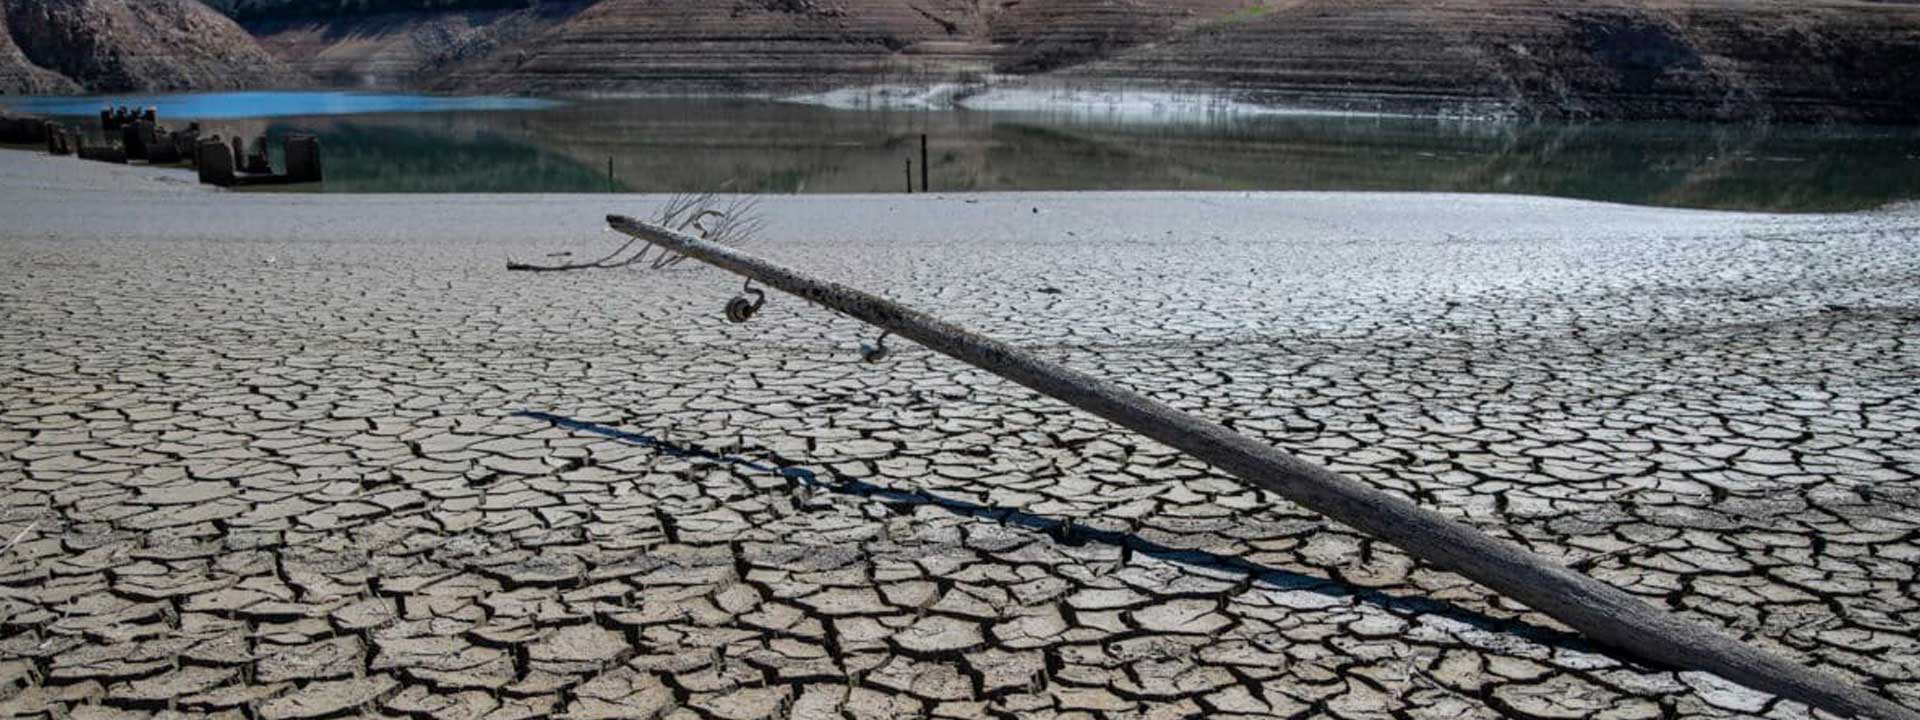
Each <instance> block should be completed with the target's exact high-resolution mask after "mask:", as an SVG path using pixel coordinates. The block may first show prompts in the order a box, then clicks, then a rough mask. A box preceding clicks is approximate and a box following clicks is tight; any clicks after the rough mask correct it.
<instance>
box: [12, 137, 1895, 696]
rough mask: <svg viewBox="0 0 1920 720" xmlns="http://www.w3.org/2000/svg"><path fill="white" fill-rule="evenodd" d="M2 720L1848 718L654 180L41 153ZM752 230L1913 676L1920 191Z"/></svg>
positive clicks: (1230, 208)
mask: <svg viewBox="0 0 1920 720" xmlns="http://www.w3.org/2000/svg"><path fill="white" fill-rule="evenodd" d="M0 186H4V187H5V188H6V191H5V193H4V194H3V197H0V214H4V222H0V315H3V316H4V322H0V357H3V358H4V363H0V381H3V382H0V388H3V389H0V505H4V510H3V511H0V542H5V543H7V544H6V546H5V551H4V556H0V712H4V713H7V714H18V715H41V716H55V717H84V718H117V717H136V716H165V717H198V716H216V717H229V718H238V717H248V718H260V719H262V720H290V719H293V718H318V717H326V716H335V715H355V716H385V717H403V716H405V717H419V718H427V717H432V718H491V719H495V720H506V719H508V718H534V717H560V718H579V719H586V718H644V717H667V718H762V717H791V718H830V717H848V718H894V717H914V716H919V717H962V718H971V717H1032V718H1048V717H1058V718H1096V717H1097V718H1164V717H1183V716H1203V715H1204V716H1207V717H1216V718H1226V717H1236V716H1244V717H1256V716H1257V717H1275V716H1279V717H1319V716H1329V717H1341V718H1373V717H1400V718H1446V719H1449V720H1451V719H1454V718H1479V717H1500V716H1507V717H1523V718H1566V717H1582V718H1730V717H1752V716H1765V717H1771V718H1800V717H1808V716H1810V713H1809V712H1808V711H1807V710H1806V708H1804V707H1802V706H1798V705H1795V704H1792V703H1787V702H1781V701H1777V700H1775V699H1773V698H1770V697H1768V696H1764V695H1760V694H1756V693H1753V692H1751V691H1747V690H1745V689H1742V688H1739V687H1737V686H1734V685H1731V684H1729V683H1726V682H1724V681H1721V680H1719V679H1717V678H1714V677H1712V676H1707V675H1703V674H1699V673H1676V672H1674V671H1671V670H1668V669H1660V668H1652V667H1647V666H1644V665H1642V664H1638V663H1635V662H1632V661H1631V660H1629V659H1626V658H1622V657H1619V656H1617V655H1616V654H1612V653H1609V652H1607V651H1605V650H1603V649H1600V648H1596V647H1594V646H1592V645H1589V644H1587V643H1585V642H1583V641H1582V640H1581V639H1579V638H1578V637H1575V636H1572V635H1570V634H1569V633H1567V632H1566V631H1565V630H1564V628H1561V627H1559V626H1558V625H1556V624H1555V623H1553V622H1552V621H1551V620H1548V619H1546V618H1544V617H1542V616H1540V615H1538V614H1533V613H1529V612H1527V611H1526V610H1525V609H1523V608H1521V607H1519V606H1517V605H1516V604H1514V603H1512V602H1510V601H1504V600H1502V599H1500V598H1498V597H1496V596H1493V595H1492V594H1490V593H1489V592H1487V591H1485V590H1483V589H1481V588H1479V587H1477V586H1474V585H1471V584H1469V583H1467V582H1465V581H1463V580H1461V579H1460V578H1459V577H1456V576H1454V575H1451V574H1448V573H1444V572H1439V571H1435V570H1432V569H1429V568H1427V567H1424V566H1422V565H1421V564H1420V563H1417V562H1413V561H1411V560H1410V559H1409V556H1408V554H1407V553H1406V552H1403V551H1401V550H1398V549H1395V548H1392V547H1389V546H1385V545H1383V544H1381V543H1376V542H1370V541H1369V540H1367V539H1366V538H1364V537H1361V536H1359V535H1357V534H1355V533H1354V532H1351V531H1349V530H1347V529H1345V528H1343V527H1340V526H1338V525H1333V524H1329V523H1328V522H1326V521H1324V520H1323V519H1321V518H1319V517H1317V516H1315V515H1314V514H1313V513H1310V512H1306V511H1303V510H1301V509H1299V508H1297V507H1295V506H1293V505H1291V504H1289V503H1287V502H1285V501H1283V500H1281V499H1279V498H1276V497H1273V496H1269V495H1266V494H1263V493H1260V492H1255V491H1251V490H1248V489H1246V488H1245V487H1243V486H1241V485H1240V484H1239V483H1237V482H1235V481H1233V480H1231V479H1229V478H1227V477H1224V476H1222V475H1221V474H1219V473H1216V472H1213V471H1210V470H1209V469H1208V468H1207V467H1205V466H1203V465H1201V464H1199V463H1197V462H1195V461H1192V460H1189V459H1186V458H1183V457H1181V456H1179V455H1178V454H1175V453H1173V452H1171V451H1169V450H1168V449H1166V448H1164V447H1161V446H1158V445H1156V444H1154V443H1151V442H1148V441H1145V440H1143V439H1141V438H1140V437H1138V436H1135V435H1133V434H1131V433H1129V432H1125V431H1122V430H1119V429H1117V428H1115V427H1114V426H1111V425H1109V424H1107V423H1105V422H1102V421H1099V420H1095V419H1093V418H1091V417H1089V416H1086V415H1083V414H1080V413H1078V412H1075V411H1070V410H1067V409H1065V408H1064V407H1063V406H1061V405H1059V404H1057V403H1055V402H1052V401H1049V400H1046V399H1044V398H1041V397H1038V396H1035V395H1034V394H1032V393H1029V392H1026V391H1023V390H1021V389H1019V388H1017V387H1014V386H1012V385H1010V384H1009V383H1007V382H1004V381H1001V380H999V379H997V378H995V377H993V376H991V375H988V374H986V373H983V372H980V371H977V370H973V369H970V368H967V367H965V366H962V365H960V364H958V363H956V362H953V361H950V360H947V359H944V358H941V357H937V356H933V355H931V354H929V353H928V352H926V351H924V350H921V349H919V348H914V347H911V346H906V345H904V344H902V343H898V342H896V343H895V347H896V350H897V352H896V353H895V356H894V358H893V359H891V360H889V361H888V362H885V363H883V364H879V365H871V366H870V365H865V364H862V363H860V362H859V361H858V354H857V350H856V348H857V347H858V345H859V343H860V342H861V341H862V340H863V339H867V337H868V336H867V333H866V332H865V330H864V329H863V328H862V327H861V326H859V325H858V324H857V323H854V322H852V321H849V320H845V319H841V318H837V317H834V316H832V315H830V314H829V313H827V312H825V311H822V310H818V309H814V308H809V307H803V306H802V305H801V303H799V302H798V301H796V300H793V299H791V298H786V297H775V298H773V299H772V301H771V303H770V305H769V306H768V308H767V310H766V311H765V312H764V313H762V315H761V317H759V318H756V319H755V321H754V322H753V323H752V324H751V325H747V326H730V325H727V324H725V323H724V322H722V321H721V319H720V307H721V305H722V303H723V302H724V301H725V300H726V299H727V298H728V297H729V296H730V295H731V293H732V292H733V291H734V290H735V289H736V288H737V287H738V285H739V283H738V281H737V280H733V279H729V276H725V275H724V274H722V273H720V272H718V271H714V270H710V269H705V268H698V267H695V266H693V265H692V264H688V265H685V266H682V268H681V269H679V270H676V271H673V272H668V273H664V274H660V273H632V272H607V273H597V274H584V275H565V276H561V275H523V274H508V273H506V272H504V271H503V266H504V260H505V258H506V257H507V256H508V255H514V256H516V257H519V258H521V259H531V258H536V257H538V256H540V255H542V254H544V253H547V252H553V251H558V250H573V251H576V252H578V253H584V252H586V251H587V250H588V249H590V248H595V247H601V246H603V245H604V244H605V243H607V242H609V241H610V239H609V237H608V236H606V235H603V234H601V233H600V232H599V230H600V217H601V216H602V215H603V214H604V213H605V212H608V211H623V212H632V213H644V212H646V211H647V210H649V209H650V208H651V207H652V206H653V205H654V204H655V203H656V202H657V199H652V198H626V197H605V196H603V197H591V196H573V197H538V196H521V197H472V196H466V197H436V196H416V197H395V196H386V197H361V198H355V197H338V196H335V197H315V196H286V195H232V194H220V193H210V192H201V191H198V190H197V189H195V188H193V187H191V186H190V185H187V184H184V183H182V182H180V181H179V180H178V178H177V177H176V176H172V175H165V174H159V173H148V172H145V171H140V170H128V169H109V168H105V167H101V166H82V165H80V164H78V163H73V162H72V161H70V160H69V161H66V162H65V163H57V164H56V163H53V162H52V161H46V162H43V161H42V159H39V158H37V157H36V156H31V155H28V154H26V153H19V152H0ZM764 209H765V214H766V217H767V219H768V221H769V226H768V229H767V231H766V232H765V233H764V235H763V237H761V238H760V239H758V240H757V241H755V242H753V243H752V249H753V250H755V251H756V252H758V253H761V254H763V255H766V256H769V257H774V258H779V259H782V260H785V261H789V262H791V263H794V264H796V265H799V266H802V267H805V268H808V269H812V270H816V271H819V272H822V273H825V274H829V275H832V276H834V277H839V278H844V279H848V280H851V281H854V282H855V283H857V284H859V285H862V286H864V287H867V288H869V289H872V290H875V291H879V292H883V293H886V294H890V295H893V296H895V297H897V298H899V299H902V300H904V301H906V302H909V303H911V304H914V305H917V306H919V307H921V308H924V309H926V310H929V311H931V312H933V313H935V314H938V315H941V316H944V317H947V318H949V319H952V320H955V321H959V322H962V323H964V324H967V325H970V326H973V327H976V328H978V329H981V330H983V331H986V332H988V333H990V334H992V335H995V336H998V337H1000V338H1002V339H1005V340H1008V341H1011V342H1013V343H1015V344H1018V345H1021V346H1024V347H1027V348H1031V349H1034V350H1036V351H1039V352H1042V353H1045V354H1047V355H1049V356H1054V357H1058V358H1060V359H1063V360H1064V361H1066V362H1067V363H1069V364H1070V365H1072V366H1074V367H1077V368H1081V369H1084V370H1087V371H1089V372H1093V373H1096V374H1099V375H1102V376H1105V377H1109V378H1112V379H1114V380H1116V381H1118V382H1120V383H1122V384H1125V385H1127V386H1130V387H1132V388H1135V389H1138V390H1140V391H1142V392H1145V393H1148V394H1150V395H1153V396H1154V397H1157V398H1160V399H1162V400H1165V401H1166V402H1169V403H1171V404H1174V405H1176V406H1179V407H1181V408H1184V409H1187V410H1190V411H1192V412H1194V413H1197V414H1200V415H1202V416H1205V417H1209V418H1213V419H1216V420H1219V421H1222V422H1225V423H1227V424H1229V425H1231V426H1233V427H1234V428H1237V429H1238V430H1239V431H1241V432H1244V433H1247V434H1249V435H1252V436H1254V437H1257V438H1260V439H1263V440H1266V441H1269V442H1272V443H1274V444H1276V445H1278V446H1280V447H1282V448H1286V449H1289V450H1291V451H1295V452H1298V453H1300V454H1302V455H1305V456H1307V457H1310V458H1314V459H1316V460H1319V461H1322V462H1325V463H1328V464H1330V465H1331V466H1333V467H1335V468H1338V469H1339V470H1341V471H1343V472H1346V473H1348V474H1350V475H1351V476H1353V477H1356V478H1358V479H1360V480H1362V481H1364V482H1367V483H1369V484H1372V485H1375V486H1378V487H1381V488H1385V489H1388V490H1390V491H1394V492H1398V493H1403V494H1405V495H1407V496H1410V497H1412V498H1414V499H1415V500H1417V501H1418V502H1419V503H1421V504H1423V505H1425V506H1427V507H1431V508H1435V509H1437V510H1439V511H1441V512H1444V513H1446V514H1449V515H1452V516H1454V517H1458V518H1460V519H1462V520H1464V521H1466V522H1468V523H1471V524H1472V525H1474V526H1477V527H1479V528H1481V529H1483V530H1484V531H1486V532H1488V533H1492V534H1494V535H1498V536H1500V537H1504V538H1507V539H1510V540H1512V541H1514V542H1518V543H1521V544H1523V545H1526V546H1528V547H1530V548H1532V549H1534V550H1535V551H1537V552H1539V553H1542V554H1544V555H1546V556H1549V557H1552V558H1556V559H1560V560H1562V561H1565V562H1569V563H1571V564H1573V565H1575V566H1577V567H1579V568H1581V569H1583V570H1585V571H1587V572H1590V573H1592V574H1593V575H1595V576H1597V577H1599V578H1602V579H1604V580H1606V581H1609V582H1612V583H1616V584H1618V585H1620V586H1622V587H1625V588H1627V589H1629V590H1631V591H1633V592H1636V593H1639V594H1641V595H1643V596H1645V597H1647V598H1649V599H1651V600H1652V601H1654V602H1655V603H1657V604H1661V605H1665V606H1666V607H1669V608H1672V609H1673V610H1675V611H1677V612H1680V613H1682V614H1683V615H1685V616H1687V617H1689V618H1692V619H1694V620H1697V621H1700V622H1703V623H1707V624H1710V625H1713V626H1717V627H1722V628H1726V629H1729V630H1731V631H1732V632H1734V633H1736V634H1738V635H1740V636H1742V637H1745V638H1748V639H1750V640H1751V641H1753V642H1755V643H1757V644H1760V645H1763V646H1766V647H1768V648H1771V649H1774V650H1776V651H1779V652H1782V653H1785V654H1787V655H1790V656H1792V657H1794V658H1797V659H1799V660H1801V661H1804V662H1806V663H1810V664H1813V665H1817V666H1820V667H1823V668H1826V669H1828V670H1830V671H1832V672H1836V673H1839V674H1842V675H1845V676H1847V677H1850V678H1853V679H1855V680H1857V681H1858V682H1860V683H1863V684H1865V685H1868V686H1870V687H1872V688H1873V689H1874V690H1875V691H1877V692H1879V693H1881V694H1883V695H1886V696H1890V697H1893V698H1895V699H1897V700H1899V701H1901V702H1903V703H1905V704H1907V705H1909V706H1913V705H1920V638H1917V637H1916V636H1917V635H1920V630H1917V628H1920V599H1916V590H1917V589H1916V586H1915V567H1916V563H1917V562H1920V533H1917V532H1916V529H1917V528H1920V492H1916V488H1917V487H1920V439H1916V434H1915V433H1916V430H1920V213H1915V212H1912V211H1905V212H1902V211H1889V212H1883V213H1875V214H1866V215H1856V216H1841V217H1771V216H1751V215H1730V214H1711V213H1696V212H1679V211H1668V210H1649V209H1635V208H1620V207H1611V206H1603V205H1594V204H1584V203H1573V202H1560V201H1551V200H1539V199H1526V198H1491V197H1464V196H1412V195H1399V196H1396V195H1228V194H1218V195H1099V196H1074V195H1033V196H1015V195H985V196H978V197H973V198H971V199H963V198H957V197H940V196H915V197H913V198H906V197H881V196H869V197H844V198H832V197H813V198H803V199H779V200H771V201H769V202H768V203H767V204H766V206H765V208H764Z"/></svg>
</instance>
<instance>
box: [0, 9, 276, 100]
mask: <svg viewBox="0 0 1920 720" xmlns="http://www.w3.org/2000/svg"><path fill="white" fill-rule="evenodd" d="M0 12H4V14H5V25H6V38H5V39H4V40H0V90H3V91H5V92H7V93H13V94H20V93H57V92H118V91H182V90H220V89H238V88H264V87H275V86H285V85H291V84H297V83H298V82H300V79H299V77H298V76H297V75H295V74H293V73H290V72H288V71H287V69H286V66H285V65H283V64H282V63H281V62H280V61H279V60H278V59H276V58H275V57H274V56H273V55H271V54H269V53H267V52H266V51H265V50H263V49H261V48H260V46H259V44H258V43H256V42H255V41H254V39H253V37H252V36H251V35H249V34H248V33H247V32H246V31H245V30H242V29H241V28H240V26H238V25H235V24H234V23H233V21H232V20H229V19H227V18H226V17H225V16H223V15H221V14H220V13H217V12H214V11H213V10H212V9H209V8H208V7H206V6H205V5H201V4H200V3H198V2H195V0H0Z"/></svg>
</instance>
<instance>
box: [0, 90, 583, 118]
mask: <svg viewBox="0 0 1920 720" xmlns="http://www.w3.org/2000/svg"><path fill="white" fill-rule="evenodd" d="M560 105H561V103H559V102H555V101H552V100H539V99H535V98H519V97H498V96H470V97H455V96H440V95H402V94H389V93H354V92H230V93H194V94H178V95H138V94H135V95H92V96H86V97H44V96H42V97H17V98H6V97H0V106H5V107H8V108H11V109H13V110H17V111H20V112H26V113H33V114H36V115H68V116H79V115H95V114H98V113H99V112H100V109H101V108H103V107H120V106H126V107H134V108H147V107H153V108H158V109H159V112H160V116H161V117H167V118H181V119H184V120H231V119H239V118H268V117H292V116H315V115H363V114H373V113H418V112H455V111H464V112H486V111H497V110H543V109H547V108H553V107H559V106H560Z"/></svg>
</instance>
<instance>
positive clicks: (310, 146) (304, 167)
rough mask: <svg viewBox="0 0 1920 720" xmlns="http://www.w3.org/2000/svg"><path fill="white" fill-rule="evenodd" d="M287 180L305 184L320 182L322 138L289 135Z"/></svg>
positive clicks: (287, 144) (287, 143)
mask: <svg viewBox="0 0 1920 720" xmlns="http://www.w3.org/2000/svg"><path fill="white" fill-rule="evenodd" d="M286 155H287V175H286V177H287V180H288V181H289V182H296V183H305V182H320V179H321V176H322V174H321V171H320V138H317V137H314V136H312V135H289V136H287V141H286Z"/></svg>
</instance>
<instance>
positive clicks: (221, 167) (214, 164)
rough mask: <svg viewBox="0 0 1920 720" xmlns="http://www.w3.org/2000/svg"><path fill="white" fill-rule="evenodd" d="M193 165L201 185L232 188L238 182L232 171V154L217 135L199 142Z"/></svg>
mask: <svg viewBox="0 0 1920 720" xmlns="http://www.w3.org/2000/svg"><path fill="white" fill-rule="evenodd" d="M193 164H194V167H196V168H199V170H200V182H201V183H202V184H205V185H217V186H219V187H233V186H234V184H235V182H236V181H237V180H238V176H237V175H235V173H234V171H233V152H232V151H231V150H229V149H228V148H227V144H226V143H224V142H221V141H220V136H219V135H215V136H213V137H211V138H208V139H206V140H202V141H200V145H199V147H198V149H197V150H196V152H195V153H194V160H193Z"/></svg>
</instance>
